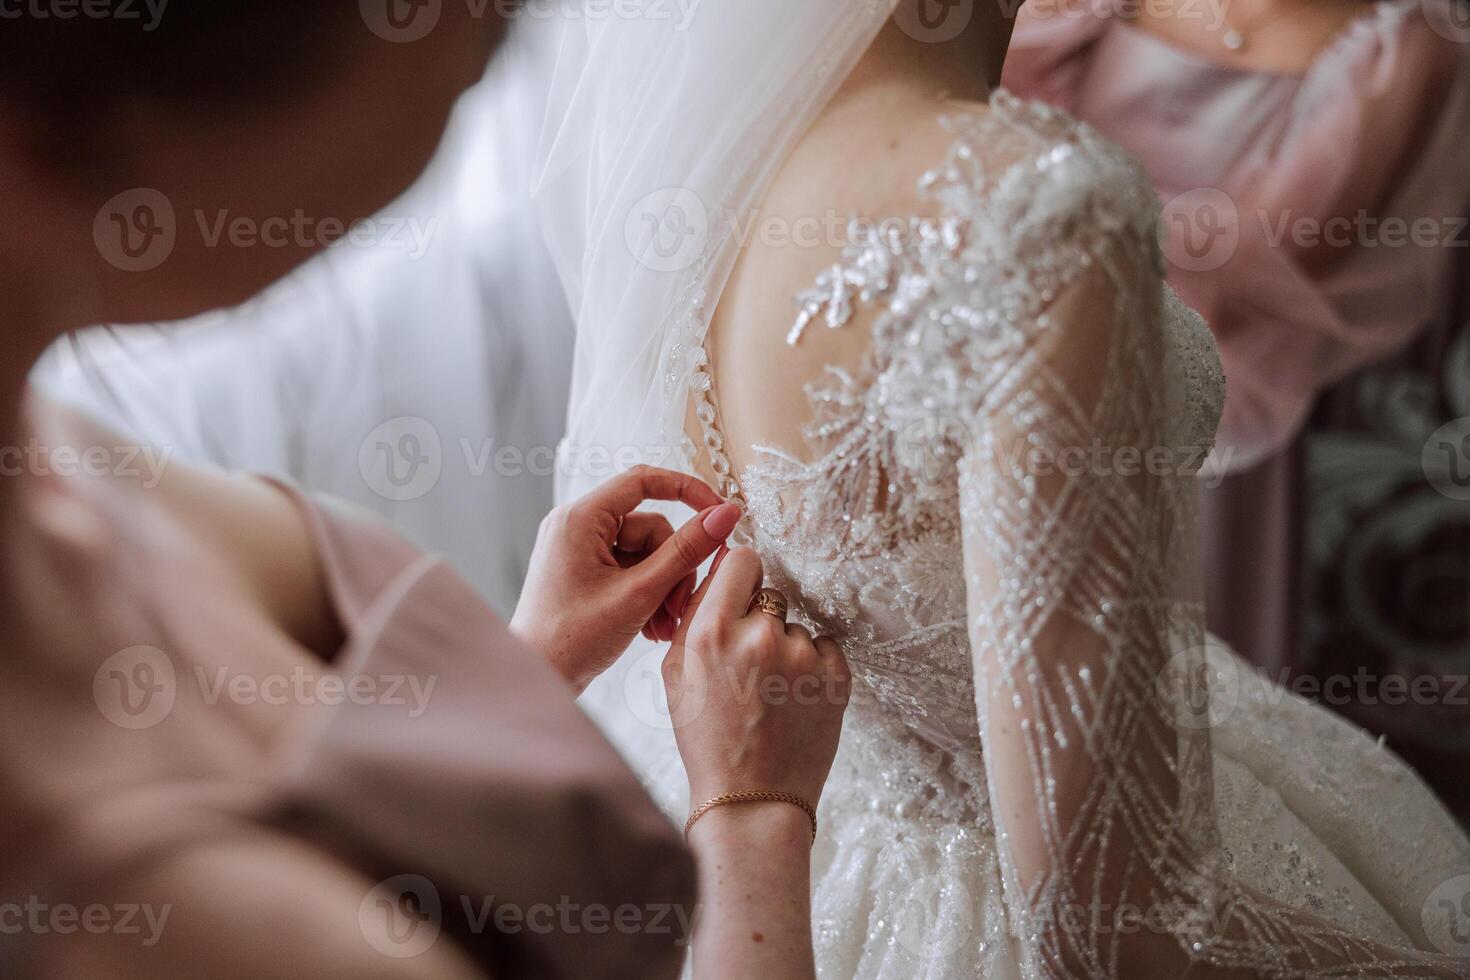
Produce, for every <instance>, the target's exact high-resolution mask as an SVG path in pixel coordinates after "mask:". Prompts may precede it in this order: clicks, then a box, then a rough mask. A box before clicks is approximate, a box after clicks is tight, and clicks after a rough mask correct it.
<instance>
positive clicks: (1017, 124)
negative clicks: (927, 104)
mask: <svg viewBox="0 0 1470 980" xmlns="http://www.w3.org/2000/svg"><path fill="white" fill-rule="evenodd" d="M892 9H893V8H892V6H891V0H809V2H807V3H803V4H795V5H793V4H790V3H789V0H740V2H739V3H714V4H712V5H706V6H705V7H702V8H701V10H700V15H699V17H698V18H697V19H696V20H694V21H693V22H691V23H689V24H687V25H682V26H672V25H661V24H659V23H657V22H656V21H655V20H653V19H652V18H651V17H650V18H646V19H620V20H616V21H608V22H605V23H602V24H599V25H591V24H585V25H584V24H578V25H575V26H573V27H571V28H568V37H567V40H566V44H565V46H564V48H563V57H562V63H560V64H559V65H558V73H557V74H558V80H557V83H556V84H555V85H554V86H553V93H552V98H551V111H550V112H549V117H550V118H553V119H560V126H559V128H558V127H557V126H556V125H555V124H553V127H552V128H551V129H550V130H549V131H548V133H549V134H548V137H547V139H546V140H545V141H544V142H545V146H544V147H543V161H542V164H543V169H542V175H541V178H540V190H539V193H540V195H541V197H542V201H543V210H544V221H545V225H546V228H547V233H548V240H549V244H550V247H551V249H552V252H553V255H554V256H555V257H556V259H557V261H558V264H559V266H560V268H561V270H562V273H563V277H564V282H565V284H566V286H567V291H568V296H569V299H570V301H571V303H572V306H573V309H574V310H575V311H576V313H577V318H578V330H579V337H578V352H577V361H576V364H575V367H574V382H573V398H572V405H571V428H570V433H569V436H568V443H567V446H568V448H570V449H571V450H572V451H573V453H574V454H580V453H582V452H584V451H587V450H590V449H593V448H599V449H601V450H604V451H605V450H610V449H616V448H617V447H627V446H636V445H639V444H640V442H642V443H643V444H644V445H668V446H675V447H676V449H675V451H674V452H673V454H672V458H669V457H661V458H655V460H654V461H656V462H662V463H664V464H665V465H667V464H669V463H673V464H674V465H681V466H684V467H686V468H689V469H690V470H691V471H693V470H695V469H696V467H697V465H698V464H699V462H700V461H701V459H703V460H707V461H708V462H709V464H710V465H712V466H713V468H714V470H715V472H716V473H717V474H718V475H719V477H720V479H721V481H722V482H723V484H724V485H723V486H722V487H721V489H722V490H723V491H724V492H725V493H726V494H728V495H730V496H734V497H737V498H739V499H742V500H744V501H745V502H746V503H747V504H748V508H749V509H748V513H747V519H746V522H745V525H744V527H743V533H744V534H745V536H746V540H747V541H748V542H749V543H751V544H753V545H754V547H756V548H757V549H758V550H759V552H760V554H761V556H762V558H763V560H764V562H765V566H766V570H767V580H768V583H769V584H771V585H773V586H775V587H777V588H779V589H781V590H782V591H783V592H784V593H785V594H786V595H787V597H788V598H789V599H790V600H791V606H792V615H793V618H794V619H796V620H799V621H801V622H803V623H805V624H806V625H807V626H809V627H810V628H811V629H812V630H813V631H814V632H820V633H826V634H829V635H831V636H834V637H836V638H837V639H838V640H840V641H841V642H842V644H843V647H844V649H845V651H846V654H847V656H848V659H849V662H850V663H851V665H852V667H853V671H854V674H855V679H856V684H855V694H854V703H853V705H852V707H851V708H850V710H849V713H848V719H847V724H846V729H845V732H844V737H843V742H842V747H841V749H840V751H839V756H838V760H837V763H836V766H835V768H834V771H833V775H832V778H831V781H830V783H829V785H828V788H827V790H826V792H825V794H824V796H823V799H822V803H821V807H820V813H819V816H820V822H821V830H820V834H819V837H818V840H817V842H816V849H815V852H814V877H813V910H814V920H815V921H814V925H815V943H816V954H817V963H818V969H819V972H820V974H821V975H822V976H823V977H825V978H848V977H863V978H893V980H899V978H905V980H906V978H911V977H925V978H960V977H965V978H983V980H1019V978H1026V980H1032V978H1046V980H1053V978H1088V980H1093V978H1104V980H1133V978H1139V977H1167V978H1174V977H1189V978H1191V980H1194V978H1203V977H1222V978H1223V977H1229V978H1240V977H1297V978H1326V977H1334V978H1345V977H1470V961H1467V960H1465V959H1457V958H1455V957H1456V956H1460V957H1463V956H1465V955H1467V954H1470V841H1467V839H1466V838H1465V836H1464V835H1463V834H1462V833H1461V831H1460V830H1459V829H1458V828H1457V827H1456V825H1455V824H1454V822H1453V821H1452V819H1451V818H1450V817H1449V816H1448V814H1447V813H1446V811H1445V810H1444V808H1443V807H1442V806H1440V804H1439V803H1438V802H1437V801H1436V800H1435V799H1434V797H1433V796H1432V795H1431V794H1430V793H1429V792H1428V791H1427V790H1426V789H1425V788H1424V786H1423V785H1422V784H1421V783H1420V782H1419V781H1418V780H1417V778H1415V777H1414V775H1413V774H1412V773H1411V772H1410V771H1409V770H1408V769H1407V768H1406V767H1404V766H1403V765H1402V764H1401V763H1400V762H1399V761H1398V760H1397V759H1396V758H1395V757H1394V756H1392V755H1391V754H1390V753H1389V752H1388V751H1387V750H1386V749H1385V748H1383V747H1381V746H1380V745H1378V744H1377V743H1376V742H1374V741H1373V740H1372V739H1370V738H1369V737H1367V736H1366V735H1365V734H1364V733H1362V732H1361V731H1358V730H1357V729H1354V728H1353V727H1351V726H1350V725H1348V724H1347V723H1345V722H1343V721H1340V720H1338V719H1337V718H1335V717H1334V716H1332V715H1330V714H1328V713H1327V712H1326V711H1324V710H1322V709H1320V708H1317V707H1314V706H1311V705H1309V704H1307V703H1306V702H1304V701H1302V700H1300V699H1297V698H1295V697H1293V696H1291V695H1289V694H1288V693H1287V692H1285V691H1284V690H1281V689H1279V688H1276V687H1274V686H1272V685H1271V684H1269V683H1267V682H1265V681H1263V680H1262V679H1261V678H1259V677H1258V676H1256V675H1255V674H1254V673H1253V672H1252V671H1250V670H1249V669H1247V667H1246V666H1245V665H1244V663H1243V662H1241V661H1240V660H1238V659H1237V658H1236V657H1235V655H1234V654H1233V653H1231V652H1230V651H1228V650H1225V649H1223V648H1221V647H1219V646H1218V645H1217V644H1214V643H1212V642H1211V640H1210V639H1209V638H1208V637H1207V636H1206V635H1205V633H1204V629H1203V625H1202V623H1203V615H1202V608H1201V605H1200V599H1199V597H1200V594H1201V590H1200V586H1199V570H1198V566H1197V563H1196V561H1195V558H1194V544H1195V542H1194V535H1195V523H1194V516H1193V515H1194V494H1195V487H1194V478H1195V472H1196V471H1197V470H1198V468H1199V465H1200V464H1201V463H1202V461H1203V459H1204V455H1205V454H1206V453H1207V452H1208V449H1209V447H1210V446H1211V444H1212V441H1213V436H1214V431H1215V427H1216V424H1217V422H1218V416H1219V412H1220V408H1221V404H1222V400H1223V379H1222V377H1221V371H1220V364H1219V360H1218V357H1217V355H1216V352H1215V349H1214V346H1213V343H1212V340H1211V338H1210V334H1209V332H1208V330H1207V328H1206V326H1205V324H1204V323H1203V322H1201V320H1200V319H1199V317H1198V316H1196V315H1195V314H1193V313H1192V312H1191V311H1190V310H1188V309H1187V308H1186V307H1184V306H1183V304H1182V303H1180V302H1179V300H1178V299H1177V298H1176V297H1174V296H1173V294H1172V293H1171V292H1170V290H1169V289H1168V288H1167V287H1166V286H1165V285H1164V283H1163V280H1162V271H1161V259H1160V256H1159V248H1158V244H1157V238H1156V228H1157V220H1158V207H1159V206H1158V201H1157V199H1156V197H1155V195H1154V193H1153V191H1152V190H1151V188H1150V186H1149V184H1148V182H1147V180H1146V178H1145V177H1144V176H1143V175H1142V174H1141V172H1140V171H1139V170H1138V168H1137V167H1136V166H1134V165H1133V164H1132V163H1131V162H1130V161H1129V160H1128V159H1127V158H1126V157H1124V156H1123V155H1122V154H1121V153H1120V152H1119V151H1117V150H1116V149H1114V148H1113V147H1111V146H1110V145H1108V144H1106V143H1105V142H1104V141H1102V140H1101V139H1100V138H1099V137H1097V136H1096V135H1095V134H1094V133H1093V132H1092V131H1090V130H1089V129H1088V128H1087V127H1086V126H1084V125H1081V124H1078V123H1076V122H1073V121H1071V120H1070V119H1068V118H1066V117H1065V116H1063V115H1061V114H1059V113H1056V112H1054V111H1052V110H1048V109H1046V108H1043V107H1040V106H1039V105H1032V104H1028V103H1022V102H1018V101H1017V100H1015V99H1013V98H1011V97H1009V96H1007V95H1005V94H1004V93H1001V94H997V95H996V96H995V97H994V99H993V100H992V102H991V104H990V105H989V106H988V107H985V108H982V109H976V110H974V111H971V112H963V113H957V114H956V115H955V116H954V117H953V119H952V120H951V121H950V123H949V125H950V126H951V128H952V130H953V143H952V146H951V148H950V150H949V152H948V155H947V158H945V159H936V160H935V161H934V164H933V171H932V173H931V174H930V175H929V176H928V177H926V178H925V181H924V185H923V188H922V189H923V192H924V193H925V194H926V195H927V196H928V198H929V199H930V200H932V201H933V202H934V204H935V207H934V208H933V209H931V214H932V215H935V216H933V217H930V218H928V219H908V218H907V217H906V216H893V215H878V216H871V217H874V218H878V219H893V218H895V217H896V218H897V220H889V221H882V222H881V223H880V224H876V225H862V224H861V223H859V224H858V225H856V226H855V227H854V229H853V231H854V234H853V236H852V238H853V244H852V247H851V248H849V249H848V251H847V253H846V254H845V256H844V258H843V260H842V261H841V262H840V263H839V264H838V265H837V266H836V267H834V268H832V269H831V270H829V271H828V272H826V273H824V274H823V275H822V276H821V278H820V279H819V280H818V281H817V282H814V283H813V284H812V286H811V288H810V289H809V290H807V291H805V292H803V293H802V294H801V295H800V296H799V297H796V307H795V318H794V322H793V323H791V324H771V327H770V328H771V329H772V330H783V331H784V330H788V329H789V331H790V332H789V336H788V339H789V341H790V342H791V343H794V344H800V343H801V342H802V340H803V338H804V336H805V335H806V333H807V332H808V331H813V330H822V329H839V330H840V329H849V330H851V329H861V328H860V327H858V326H857V325H856V324H855V323H853V322H852V321H853V320H854V319H856V314H857V313H858V312H859V311H860V310H862V311H872V312H875V313H876V314H877V316H876V320H875V321H874V325H873V327H872V337H871V345H870V349H869V354H868V357H867V360H866V362H865V364H864V365H863V366H862V367H861V369H860V370H856V371H843V370H837V369H832V370H830V371H829V372H827V374H826V375H825V376H824V377H822V378H821V379H820V380H819V381H817V382H816V383H814V384H813V385H811V387H810V389H809V394H810V397H811V403H812V408H813V418H814V421H813V423H812V425H811V427H810V430H809V433H808V439H807V444H806V445H804V446H785V447H771V446H767V447H742V451H741V452H740V453H739V454H738V455H740V456H741V457H742V458H749V457H751V456H752V455H753V456H754V458H755V462H754V463H753V464H752V465H748V466H746V467H745V468H744V469H740V470H738V471H737V469H736V467H735V466H734V465H733V464H732V462H731V458H730V454H729V448H730V447H728V446H727V445H726V440H725V438H724V436H723V435H722V433H721V428H720V412H719V405H718V399H717V395H718V394H719V393H718V392H716V391H715V388H714V384H713V380H712V373H711V370H710V367H709V358H708V356H707V355H706V353H705V346H704V345H705V334H706V330H707V327H708V323H709V320H710V314H711V310H712V308H713V306H714V304H715V302H716V301H717V300H718V297H719V293H720V291H721V290H722V289H723V284H724V282H725V281H726V278H727V277H728V275H729V272H730V269H731V267H732V266H733V263H734V261H735V256H736V255H737V254H738V251H739V242H738V241H737V240H736V236H735V235H734V234H733V233H732V231H731V226H732V225H733V224H734V223H733V222H717V221H714V220H712V219H711V220H707V221H704V222H702V221H701V220H699V219H701V218H706V219H708V218H709V216H710V215H716V216H717V215H719V214H720V213H729V214H732V215H734V216H737V217H738V216H741V215H745V214H748V213H751V212H753V211H754V210H755V209H756V208H757V206H758V203H759V200H760V193H761V188H762V187H763V186H765V184H766V183H767V182H768V180H769V178H770V176H771V174H772V171H773V168H774V166H775V164H776V163H777V162H779V161H780V160H781V159H782V158H783V156H784V154H785V152H786V151H787V150H788V149H789V148H790V147H791V146H792V145H793V143H794V141H795V140H796V139H798V138H799V136H800V134H801V133H802V132H803V131H804V130H805V127H806V126H807V125H808V124H809V123H810V120H811V119H812V118H813V115H814V113H815V112H816V111H817V110H818V109H819V108H820V107H821V105H822V104H823V103H824V101H825V100H826V99H827V98H829V97H830V95H831V93H832V91H833V90H834V87H835V85H836V84H837V83H838V82H840V81H841V79H842V78H843V77H845V75H846V73H847V72H848V71H849V70H850V69H851V66H852V64H853V63H854V62H855V60H856V58H857V57H858V56H859V55H860V54H861V52H862V51H863V50H864V49H865V48H866V46H867V45H868V44H869V43H870V42H871V40H872V37H873V36H874V34H875V33H876V31H877V30H878V29H879V27H881V25H882V24H883V23H884V22H885V21H886V20H887V19H888V17H889V16H890V14H891V13H892ZM752 64H760V65H762V71H760V72H756V73H752V72H751V71H750V66H751V65H752ZM650 92H657V93H659V95H658V97H657V98H651V97H650V95H649V93H650ZM650 201H653V202H656V203H655V204H653V205H649V204H648V202H650ZM650 214H651V215H652V218H653V220H650V221H646V222H645V221H644V220H643V219H644V218H647V217H649V216H650ZM674 219H677V220H674ZM645 225H646V226H647V228H646V229H645V228H644V226H645ZM691 227H692V228H695V229H698V230H701V231H705V232H707V233H706V234H702V235H696V236H695V238H694V241H695V244H696V245H697V246H698V247H697V248H695V249H692V250H690V253H689V255H688V256H684V255H680V254H678V253H679V250H678V248H673V249H666V248H664V247H662V246H663V245H665V244H667V242H660V241H658V240H657V236H660V235H662V234H663V233H664V232H665V231H670V230H673V231H682V230H687V229H689V228H691ZM619 230H623V231H625V232H626V239H625V240H626V243H627V245H628V246H629V247H628V248H621V247H619V246H621V245H622V244H623V243H622V242H619V241H617V239H618V238H619V237H622V236H619V235H618V234H617V232H618V231H619ZM649 236H654V237H653V238H650V237H649ZM682 240H683V239H681V238H679V237H677V236H676V237H674V238H672V239H669V240H668V241H672V242H673V243H674V244H675V245H677V244H678V243H679V242H680V241H682ZM865 322H866V321H865ZM724 394H725V395H726V396H727V397H728V398H733V397H737V396H746V397H749V396H751V393H737V392H725V393H724ZM686 397H692V399H693V405H694V414H695V415H696V416H697V418H698V420H699V423H700V424H701V425H702V426H703V431H702V443H703V444H702V445H699V446H696V445H694V444H693V443H690V442H689V440H688V439H687V438H686V437H685V436H684V435H683V425H684V418H685V408H686V404H687V402H686ZM575 458H578V459H586V458H588V457H586V456H581V455H577V456H576V457H575ZM600 475H605V474H600V473H599V472H598V471H596V470H594V469H593V468H591V467H590V466H577V465H573V466H571V467H569V468H567V469H564V470H563V471H562V473H561V476H562V478H563V487H562V492H563V493H564V494H565V495H566V496H569V497H570V496H576V495H579V494H580V493H582V492H585V490H586V489H587V488H588V486H589V485H591V484H594V483H596V482H597V481H598V478H599V476H600ZM661 656H662V651H659V650H649V651H647V652H646V653H644V654H643V655H641V656H640V655H639V654H637V653H636V652H635V653H634V654H633V655H632V656H630V657H629V658H627V660H626V661H625V663H624V664H623V665H620V668H619V669H617V670H615V671H614V672H610V674H609V676H607V677H605V678H603V679H602V680H601V681H600V682H599V684H598V685H595V686H594V689H593V690H592V691H590V692H589V698H588V700H587V702H586V704H587V707H588V710H589V711H590V712H591V713H592V714H593V715H594V716H595V717H597V718H598V719H599V721H600V722H601V723H602V724H603V726H604V729H605V730H606V731H607V732H608V734H609V736H610V737H611V738H612V739H613V741H614V742H615V743H616V744H617V745H618V746H619V747H620V748H621V749H622V751H623V752H624V754H625V755H626V756H627V757H628V758H629V759H630V761H631V762H632V763H633V764H634V766H635V767H636V768H637V769H638V770H639V771H640V772H641V773H642V774H643V776H644V778H645V781H646V784H647V786H648V788H649V790H650V791H651V792H652V793H653V795H654V796H655V798H656V799H657V800H658V801H659V802H660V804H661V805H663V806H664V807H665V808H666V809H667V810H668V811H669V814H670V816H671V817H672V818H674V819H676V820H682V818H683V816H684V815H685V814H686V813H687V808H688V804H689V801H688V800H687V799H686V794H687V790H686V782H685V777H684V773H683V771H682V766H681V764H680V761H679V756H678V752H677V749H676V746H675V743H674V739H673V735H672V732H671V731H670V730H669V723H668V719H667V716H666V715H664V714H659V713H658V712H657V706H656V704H655V703H654V702H655V701H656V700H657V698H658V697H659V695H660V694H661V685H660V682H659V674H658V669H657V667H658V662H659V660H660V659H661Z"/></svg>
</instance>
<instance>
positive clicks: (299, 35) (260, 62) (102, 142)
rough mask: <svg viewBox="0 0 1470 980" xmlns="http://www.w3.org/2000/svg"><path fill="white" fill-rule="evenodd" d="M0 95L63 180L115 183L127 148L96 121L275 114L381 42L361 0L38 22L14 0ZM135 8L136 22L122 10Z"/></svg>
mask: <svg viewBox="0 0 1470 980" xmlns="http://www.w3.org/2000/svg"><path fill="white" fill-rule="evenodd" d="M5 2H6V8H7V9H6V11H5V15H4V16H0V98H3V99H4V100H6V102H8V103H9V104H10V106H11V107H13V108H16V109H19V110H20V112H21V113H22V114H23V116H24V117H25V119H26V126H27V129H28V131H29V140H30V143H31V148H32V150H33V151H34V152H35V153H36V154H38V155H40V156H42V157H43V158H44V159H45V160H46V162H47V164H48V165H49V166H53V167H54V168H55V169H56V171H57V172H58V173H59V174H63V175H70V176H73V177H81V178H84V179H85V178H92V179H96V178H104V179H105V178H106V177H107V176H108V175H110V174H111V173H112V172H113V171H114V169H115V168H116V167H118V166H119V165H120V161H119V159H118V147H116V146H112V145H108V143H107V140H108V137H107V135H105V134H106V131H105V130H100V129H98V128H97V127H95V126H94V124H95V123H96V122H97V121H98V120H100V119H104V118H107V117H109V116H112V115H113V113H114V112H115V111H116V110H118V109H123V110H126V109H127V108H129V107H130V106H137V105H147V106H150V107H155V108H163V109H165V110H168V111H172V112H179V113H182V114H193V115H197V116H198V117H199V118H201V119H202V120H205V121H207V120H208V119H209V118H210V117H211V116H212V115H214V116H217V115H219V114H221V113H231V112H236V111H241V110H245V109H260V108H265V107H269V106H270V105H271V104H272V103H273V102H275V101H276V100H278V99H284V98H289V97H290V95H291V93H293V92H296V93H299V92H300V91H301V90H302V88H303V86H308V85H311V84H314V83H315V82H317V81H319V80H320V78H322V77H326V76H328V75H330V73H331V72H332V71H333V69H334V68H335V67H336V66H338V65H339V64H340V63H341V61H342V56H343V55H344V53H345V52H347V51H349V50H350V41H351V40H353V39H357V40H360V41H373V40H376V39H375V38H372V37H371V35H369V34H368V32H367V27H366V25H365V24H364V23H363V21H362V20H361V18H360V15H359V13H358V4H357V3H356V0H169V2H168V3H167V5H166V6H165V7H164V8H163V12H162V14H161V15H159V16H158V17H157V18H156V20H155V17H154V15H153V14H152V13H151V12H150V10H149V7H148V3H147V0H130V2H128V3H126V4H124V3H122V2H121V0H103V3H102V4H101V6H102V7H103V8H104V9H106V10H109V11H111V12H112V13H113V14H114V15H110V16H105V17H98V16H95V15H93V16H88V15H87V13H86V12H85V11H86V9H87V2H86V0H83V2H82V3H80V4H77V5H76V6H75V7H72V8H71V9H72V10H74V11H75V12H76V16H73V17H68V18H65V19H63V18H58V17H56V16H55V15H54V14H55V8H54V7H52V8H49V12H50V13H51V16H38V15H37V13H36V11H37V7H36V6H33V4H39V6H40V7H41V8H42V9H47V8H46V4H47V0H5ZM120 10H130V11H132V12H135V13H137V14H138V16H137V17H136V18H123V17H120V16H116V15H115V14H116V13H117V12H118V11H120Z"/></svg>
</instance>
